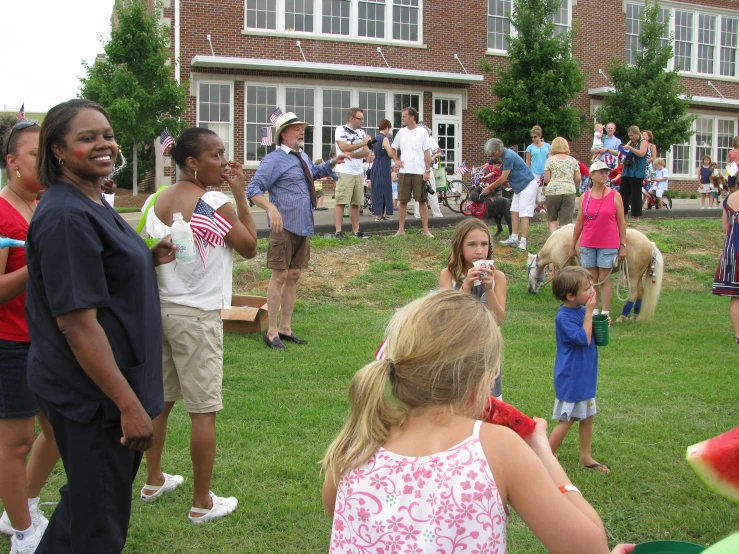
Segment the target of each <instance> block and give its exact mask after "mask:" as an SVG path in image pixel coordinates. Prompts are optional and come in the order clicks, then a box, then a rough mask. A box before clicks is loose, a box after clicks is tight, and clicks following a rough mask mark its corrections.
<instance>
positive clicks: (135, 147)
mask: <svg viewBox="0 0 739 554" xmlns="http://www.w3.org/2000/svg"><path fill="white" fill-rule="evenodd" d="M138 162H139V142H138V141H137V140H134V141H133V195H134V196H136V195H138V193H139V191H138V188H139V187H138V179H139V171H138V169H139V168H138V165H139V163H138Z"/></svg>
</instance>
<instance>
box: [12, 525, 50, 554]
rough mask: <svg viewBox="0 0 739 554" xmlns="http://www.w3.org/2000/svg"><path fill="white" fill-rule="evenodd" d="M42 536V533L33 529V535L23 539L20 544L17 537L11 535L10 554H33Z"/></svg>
mask: <svg viewBox="0 0 739 554" xmlns="http://www.w3.org/2000/svg"><path fill="white" fill-rule="evenodd" d="M43 536H44V533H43V531H41V530H40V529H39V528H38V527H34V529H33V533H32V534H31V535H30V536H28V537H24V539H23V542H22V544H21V541H19V540H18V537H17V535H15V534H13V536H12V537H11V539H10V554H34V552H36V549H37V548H38V545H39V543H40V542H41V538H42V537H43Z"/></svg>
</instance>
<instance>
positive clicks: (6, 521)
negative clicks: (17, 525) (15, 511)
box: [0, 512, 13, 535]
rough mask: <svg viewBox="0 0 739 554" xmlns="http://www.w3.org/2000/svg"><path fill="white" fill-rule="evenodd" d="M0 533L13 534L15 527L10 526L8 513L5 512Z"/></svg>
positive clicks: (0, 518)
mask: <svg viewBox="0 0 739 554" xmlns="http://www.w3.org/2000/svg"><path fill="white" fill-rule="evenodd" d="M0 532H1V533H5V534H6V535H12V534H13V526H12V525H10V518H9V517H8V512H3V515H2V516H1V517H0Z"/></svg>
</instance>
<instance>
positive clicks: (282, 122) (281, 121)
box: [274, 112, 310, 146]
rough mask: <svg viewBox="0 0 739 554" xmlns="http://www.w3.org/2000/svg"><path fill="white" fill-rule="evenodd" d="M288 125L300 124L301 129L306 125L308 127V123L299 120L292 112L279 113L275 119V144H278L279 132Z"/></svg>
mask: <svg viewBox="0 0 739 554" xmlns="http://www.w3.org/2000/svg"><path fill="white" fill-rule="evenodd" d="M290 125H302V126H303V129H305V128H306V127H310V123H306V122H305V121H300V119H299V118H298V116H297V115H295V114H294V113H293V112H286V113H283V114H281V115H280V116H279V117H278V118H277V121H275V138H274V141H275V144H276V145H278V146H279V144H280V133H282V131H284V130H285V129H286V128H287V127H289V126H290Z"/></svg>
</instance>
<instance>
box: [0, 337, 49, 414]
mask: <svg viewBox="0 0 739 554" xmlns="http://www.w3.org/2000/svg"><path fill="white" fill-rule="evenodd" d="M30 346H31V345H30V343H28V342H18V341H13V340H2V339H0V419H22V418H27V417H33V416H35V415H36V414H37V413H39V407H38V403H37V402H36V396H35V395H34V394H33V393H32V392H31V389H29V388H28V379H27V378H26V375H27V370H26V365H27V362H28V349H29V347H30Z"/></svg>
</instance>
